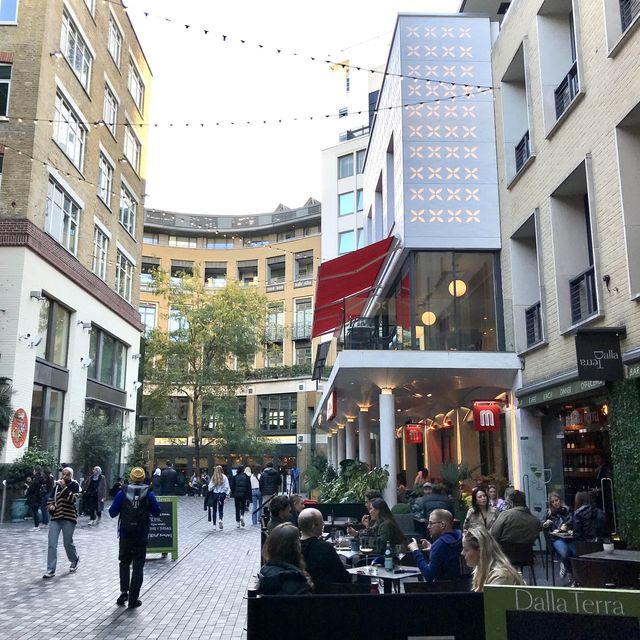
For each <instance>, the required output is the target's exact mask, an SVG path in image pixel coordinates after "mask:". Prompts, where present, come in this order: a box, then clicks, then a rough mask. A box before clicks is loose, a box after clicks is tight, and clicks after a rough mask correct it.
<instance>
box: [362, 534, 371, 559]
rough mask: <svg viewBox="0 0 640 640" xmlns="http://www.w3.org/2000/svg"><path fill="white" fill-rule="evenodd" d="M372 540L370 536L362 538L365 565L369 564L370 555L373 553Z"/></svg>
mask: <svg viewBox="0 0 640 640" xmlns="http://www.w3.org/2000/svg"><path fill="white" fill-rule="evenodd" d="M371 544H372V540H371V538H370V537H369V536H360V553H364V564H365V565H368V564H369V554H370V553H371V552H372V551H373V547H372V546H371Z"/></svg>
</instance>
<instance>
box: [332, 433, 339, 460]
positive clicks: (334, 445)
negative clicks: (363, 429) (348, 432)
mask: <svg viewBox="0 0 640 640" xmlns="http://www.w3.org/2000/svg"><path fill="white" fill-rule="evenodd" d="M331 466H332V467H333V468H334V469H337V468H338V435H337V434H335V433H334V434H333V435H332V436H331Z"/></svg>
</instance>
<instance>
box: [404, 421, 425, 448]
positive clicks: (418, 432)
mask: <svg viewBox="0 0 640 640" xmlns="http://www.w3.org/2000/svg"><path fill="white" fill-rule="evenodd" d="M406 434H407V443H409V444H422V425H419V424H408V425H407V426H406Z"/></svg>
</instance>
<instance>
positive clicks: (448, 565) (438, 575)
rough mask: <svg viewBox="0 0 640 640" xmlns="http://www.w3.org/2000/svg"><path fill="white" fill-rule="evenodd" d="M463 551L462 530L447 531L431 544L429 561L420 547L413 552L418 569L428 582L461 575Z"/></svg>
mask: <svg viewBox="0 0 640 640" xmlns="http://www.w3.org/2000/svg"><path fill="white" fill-rule="evenodd" d="M461 553H462V531H460V530H459V529H454V530H453V531H445V532H444V533H443V534H442V535H441V536H440V537H439V538H437V539H436V541H435V542H434V543H433V544H432V545H431V551H430V552H429V562H427V561H426V560H425V557H424V555H423V554H422V551H421V550H420V549H417V550H416V551H414V552H413V558H414V560H415V561H416V565H417V566H418V569H420V571H421V572H422V575H423V576H424V577H425V579H426V580H427V582H433V581H434V580H451V579H452V578H458V577H460V554H461Z"/></svg>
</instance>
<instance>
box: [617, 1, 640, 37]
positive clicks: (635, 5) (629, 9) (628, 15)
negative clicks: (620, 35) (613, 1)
mask: <svg viewBox="0 0 640 640" xmlns="http://www.w3.org/2000/svg"><path fill="white" fill-rule="evenodd" d="M638 14H640V0H620V20H621V22H622V30H623V31H626V30H627V28H628V27H629V25H630V24H631V23H632V22H633V21H634V20H635V19H636V16H637V15H638Z"/></svg>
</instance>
